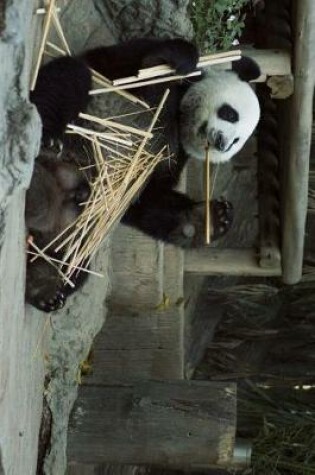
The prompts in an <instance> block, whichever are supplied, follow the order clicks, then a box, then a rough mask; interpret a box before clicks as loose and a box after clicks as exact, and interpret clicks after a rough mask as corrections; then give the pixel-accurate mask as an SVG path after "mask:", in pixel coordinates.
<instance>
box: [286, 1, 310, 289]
mask: <svg viewBox="0 0 315 475" xmlns="http://www.w3.org/2000/svg"><path fill="white" fill-rule="evenodd" d="M295 3H296V16H295V17H296V32H295V33H296V34H295V54H294V76H295V90H294V94H293V96H292V99H291V101H290V112H289V116H290V128H289V130H287V131H286V137H287V140H290V149H289V153H288V155H287V156H286V157H284V159H285V162H284V164H283V166H284V168H285V174H286V176H285V180H284V190H283V191H284V192H283V215H284V216H283V227H282V229H283V242H282V250H283V251H282V256H283V280H284V282H285V283H286V284H295V283H297V282H298V281H299V280H300V278H301V276H302V263H303V251H304V233H305V222H306V214H307V201H308V198H307V195H308V173H309V155H310V147H311V131H312V120H313V95H314V82H315V81H314V79H315V48H314V45H315V2H314V0H299V1H296V2H295Z"/></svg>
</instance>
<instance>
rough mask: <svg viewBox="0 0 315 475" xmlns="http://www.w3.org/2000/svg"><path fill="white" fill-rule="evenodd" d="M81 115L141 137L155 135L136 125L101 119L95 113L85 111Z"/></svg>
mask: <svg viewBox="0 0 315 475" xmlns="http://www.w3.org/2000/svg"><path fill="white" fill-rule="evenodd" d="M79 117H81V119H85V120H89V121H90V122H95V123H96V124H100V125H103V126H104V127H113V128H115V129H118V130H125V131H126V132H130V133H132V134H136V135H140V136H141V137H147V138H149V139H151V138H152V137H153V135H152V133H150V132H146V131H145V130H141V129H137V128H135V127H131V126H129V125H125V124H120V123H119V122H114V121H112V120H108V119H101V118H100V117H95V116H93V115H90V114H85V113H83V112H81V113H80V114H79Z"/></svg>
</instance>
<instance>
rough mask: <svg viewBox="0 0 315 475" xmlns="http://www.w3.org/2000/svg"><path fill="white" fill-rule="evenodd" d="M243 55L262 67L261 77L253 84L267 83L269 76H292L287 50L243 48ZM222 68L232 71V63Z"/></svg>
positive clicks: (225, 64)
mask: <svg viewBox="0 0 315 475" xmlns="http://www.w3.org/2000/svg"><path fill="white" fill-rule="evenodd" d="M242 55H243V56H249V57H250V58H253V59H254V60H255V61H256V62H257V63H258V65H259V67H260V70H261V75H260V76H259V78H257V79H255V80H254V81H253V82H265V81H266V80H267V78H268V77H269V76H291V74H292V68H291V57H290V53H289V52H288V51H286V50H280V49H267V50H264V49H255V48H242ZM217 67H218V66H217ZM220 67H221V68H222V69H231V68H232V63H224V64H223V65H222V66H220Z"/></svg>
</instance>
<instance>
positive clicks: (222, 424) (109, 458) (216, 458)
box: [68, 381, 236, 468]
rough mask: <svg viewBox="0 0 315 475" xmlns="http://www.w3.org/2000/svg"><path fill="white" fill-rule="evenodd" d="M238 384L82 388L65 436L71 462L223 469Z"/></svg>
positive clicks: (228, 456)
mask: <svg viewBox="0 0 315 475" xmlns="http://www.w3.org/2000/svg"><path fill="white" fill-rule="evenodd" d="M235 428H236V385H235V384H234V383H216V382H215V383H214V382H201V381H176V382H152V381H151V382H150V381H149V382H139V383H137V384H135V385H128V384H120V385H116V386H96V387H91V386H89V387H87V388H85V387H82V388H81V391H80V396H79V399H78V401H77V403H76V406H75V409H74V411H73V415H72V420H71V421H70V429H69V435H68V460H69V463H70V464H71V463H84V464H88V463H121V464H150V465H152V464H153V465H160V466H163V467H196V466H198V467H205V468H206V467H211V466H218V467H226V466H228V465H229V463H230V462H231V460H232V457H233V447H234V441H235Z"/></svg>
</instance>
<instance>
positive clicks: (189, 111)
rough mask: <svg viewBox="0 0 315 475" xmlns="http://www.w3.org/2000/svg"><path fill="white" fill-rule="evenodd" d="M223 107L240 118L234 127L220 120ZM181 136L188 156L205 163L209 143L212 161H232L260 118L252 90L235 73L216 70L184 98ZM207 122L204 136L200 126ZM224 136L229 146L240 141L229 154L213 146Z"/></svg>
mask: <svg viewBox="0 0 315 475" xmlns="http://www.w3.org/2000/svg"><path fill="white" fill-rule="evenodd" d="M223 104H229V105H230V106H232V107H233V108H234V109H235V110H236V111H237V112H238V114H239V121H238V122H235V123H230V122H227V121H225V120H222V119H220V118H219V117H218V116H217V111H218V109H219V108H220V106H222V105H223ZM180 110H181V120H180V133H181V143H182V145H183V147H184V150H185V152H186V153H187V154H188V155H190V156H192V157H194V158H197V159H200V160H204V158H205V148H206V146H207V142H208V143H209V147H210V157H211V161H212V162H214V163H219V162H220V163H222V162H226V161H228V160H230V158H231V157H233V155H235V154H236V153H237V152H238V151H239V150H240V149H241V148H242V147H243V146H244V144H245V142H246V141H247V139H248V138H249V137H250V135H251V134H252V133H253V131H254V129H255V127H256V126H257V123H258V120H259V117H260V108H259V103H258V99H257V97H256V95H255V93H254V91H253V90H252V88H251V86H250V85H249V84H248V83H246V82H245V81H241V80H240V79H239V77H238V76H237V74H236V73H234V72H232V71H215V70H212V71H211V72H209V73H208V74H207V76H205V78H203V79H202V80H201V81H199V82H197V83H196V84H193V85H192V86H191V87H190V88H189V89H188V91H187V93H186V94H185V95H184V97H183V99H182V101H181V105H180ZM205 121H206V122H207V129H206V131H205V133H204V134H201V133H200V130H199V129H200V126H201V125H202V124H203V123H204V122H205ZM219 131H220V132H222V133H223V135H224V140H225V142H226V144H227V146H226V149H227V148H229V146H230V145H231V144H232V143H233V141H234V139H236V138H239V141H238V142H237V143H235V144H233V146H232V147H231V149H230V150H228V151H222V152H221V151H218V150H216V149H215V148H214V146H213V138H214V137H215V135H216V133H217V132H219Z"/></svg>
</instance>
